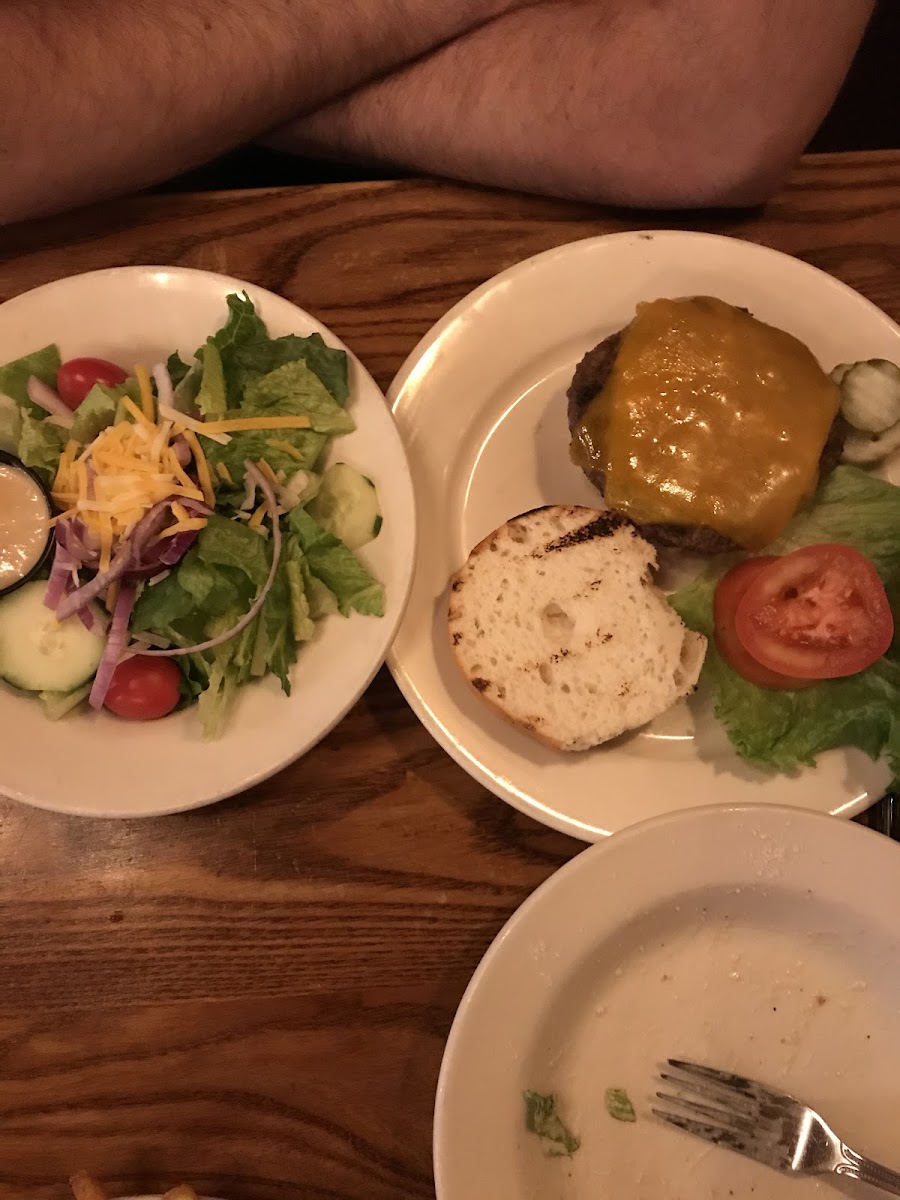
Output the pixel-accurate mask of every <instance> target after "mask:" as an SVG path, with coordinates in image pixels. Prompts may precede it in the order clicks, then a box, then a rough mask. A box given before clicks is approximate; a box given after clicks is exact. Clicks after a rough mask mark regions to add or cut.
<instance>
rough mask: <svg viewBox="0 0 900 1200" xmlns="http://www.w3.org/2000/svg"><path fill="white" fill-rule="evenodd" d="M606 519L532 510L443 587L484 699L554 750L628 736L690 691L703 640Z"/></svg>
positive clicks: (457, 643)
mask: <svg viewBox="0 0 900 1200" xmlns="http://www.w3.org/2000/svg"><path fill="white" fill-rule="evenodd" d="M655 565H656V551H655V550H654V549H653V547H652V546H651V545H650V544H649V542H647V541H645V540H644V539H643V538H642V537H641V536H640V535H639V534H638V533H637V531H636V530H635V528H634V526H633V525H632V524H631V523H630V522H628V521H626V520H625V519H624V518H622V517H620V516H618V515H617V514H615V513H602V512H596V511H595V510H594V509H590V508H580V507H569V506H554V507H549V508H538V509H534V510H533V511H532V512H528V513H524V514H523V515H522V516H520V517H516V518H514V519H513V520H511V521H508V522H507V523H506V524H505V525H503V526H501V527H500V528H499V529H497V530H495V531H494V533H492V534H490V536H489V537H487V538H485V539H484V541H483V542H481V543H480V544H479V545H478V546H476V547H475V549H474V550H473V551H472V553H471V554H470V555H469V558H468V560H467V561H466V563H465V565H464V566H463V567H462V569H461V570H460V571H459V572H458V573H457V574H456V576H455V577H454V578H453V581H452V583H451V589H450V608H449V630H450V642H451V645H452V647H453V653H454V655H455V657H456V661H457V663H458V664H459V668H460V670H461V671H462V673H463V675H464V676H465V677H466V679H468V681H469V683H470V684H471V685H472V687H473V688H475V690H476V691H477V692H478V694H479V695H480V696H481V698H482V699H483V700H484V701H486V702H487V703H488V704H490V705H491V707H493V708H494V709H496V711H497V712H499V713H501V714H502V715H503V716H504V717H506V718H507V720H509V721H511V722H512V723H513V724H514V725H517V726H518V727H519V728H521V729H524V730H525V731H526V732H528V733H530V734H532V735H533V736H534V737H536V738H538V739H539V740H540V741H542V742H544V743H546V744H547V745H549V746H552V747H554V748H555V749H558V750H586V749H588V748H589V747H591V746H596V745H598V744H599V743H601V742H605V741H608V740H609V739H610V738H614V737H617V736H618V735H619V734H621V733H624V732H626V731H627V730H630V729H637V728H638V727H639V726H641V725H644V724H646V723H647V722H648V721H650V720H652V718H653V717H656V716H659V714H660V713H663V712H665V711H666V709H668V708H670V707H671V706H672V705H673V704H674V703H675V701H676V700H678V699H679V698H680V697H682V696H684V695H686V694H687V693H688V692H690V691H691V690H692V689H693V688H694V687H695V686H696V683H697V679H698V677H699V674H700V668H701V667H702V665H703V659H704V656H705V653H706V639H705V638H704V637H702V636H701V635H700V634H697V633H692V632H691V631H690V630H688V629H686V628H685V626H684V625H683V624H682V622H681V619H680V618H679V616H678V614H677V613H676V612H675V611H674V610H673V609H672V608H671V607H670V606H669V604H668V603H667V602H666V598H665V596H664V595H663V593H662V592H661V591H660V590H659V588H657V587H656V586H655V584H654V583H653V580H652V574H651V572H652V569H653V567H655Z"/></svg>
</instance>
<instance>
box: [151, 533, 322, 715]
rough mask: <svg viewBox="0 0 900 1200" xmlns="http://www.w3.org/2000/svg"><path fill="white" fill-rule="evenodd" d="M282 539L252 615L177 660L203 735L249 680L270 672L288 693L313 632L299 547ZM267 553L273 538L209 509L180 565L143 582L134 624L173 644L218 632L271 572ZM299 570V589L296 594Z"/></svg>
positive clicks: (242, 609)
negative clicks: (227, 635)
mask: <svg viewBox="0 0 900 1200" xmlns="http://www.w3.org/2000/svg"><path fill="white" fill-rule="evenodd" d="M283 545H284V553H283V556H282V559H281V562H280V563H279V567H278V570H277V572H276V574H275V579H274V581H273V583H272V588H271V590H270V591H269V593H268V595H267V596H266V600H265V603H264V604H263V606H262V610H261V611H260V613H259V614H258V615H257V616H256V617H255V618H254V620H253V621H251V622H250V624H249V625H248V626H247V627H246V629H244V630H243V631H242V632H241V633H240V634H239V635H238V636H237V637H235V638H231V639H229V640H228V641H227V642H223V643H222V645H221V646H217V647H216V648H215V649H214V650H212V651H207V652H205V653H203V654H195V655H191V656H189V659H188V661H187V662H185V661H184V660H182V667H183V670H184V671H185V680H186V683H185V695H186V697H187V698H194V697H196V698H197V704H198V714H199V717H200V722H201V726H202V728H203V732H204V735H205V736H206V737H209V738H213V737H217V736H218V735H219V734H220V733H221V732H222V730H223V728H224V727H225V724H226V723H227V720H228V717H229V715H230V713H231V709H232V706H233V703H234V699H235V696H236V695H237V692H238V689H239V688H240V687H242V686H243V685H244V684H245V683H247V682H248V681H249V680H250V679H251V678H254V677H261V676H263V675H267V674H269V673H271V674H273V675H275V676H276V677H277V678H278V680H279V681H280V683H281V687H282V690H283V691H284V692H285V694H287V695H290V690H291V681H290V669H291V667H292V666H293V664H294V662H296V659H297V645H298V642H299V641H300V640H306V639H308V638H309V637H311V636H312V632H313V629H312V622H311V621H310V618H309V605H308V602H306V600H305V593H304V590H303V585H302V569H301V567H300V564H301V560H302V555H301V553H300V549H299V546H297V545H296V543H294V542H293V539H292V538H291V537H290V536H289V535H288V536H286V537H285V539H284V543H283ZM271 555H272V547H271V543H270V542H268V541H266V539H264V538H262V537H260V535H259V534H258V533H256V532H255V531H254V530H252V529H248V528H247V526H246V525H243V524H242V523H241V522H239V521H229V520H227V519H226V518H224V517H222V516H219V515H218V514H214V515H213V516H211V517H210V518H209V522H208V524H207V526H206V528H205V529H203V530H202V531H201V533H200V536H199V537H198V539H197V542H196V544H195V545H194V546H193V547H192V548H191V550H190V551H189V552H188V553H187V554H186V555H185V557H184V559H183V560H182V562H181V563H180V564H179V566H178V567H176V568H175V570H173V571H172V572H171V573H170V574H169V575H168V576H166V578H165V579H162V580H161V581H160V582H159V583H156V584H154V585H152V586H149V587H146V588H144V590H143V592H142V593H141V596H140V598H139V599H138V602H137V604H136V605H135V609H134V614H133V616H132V621H131V625H132V630H133V631H134V632H142V631H147V630H149V631H152V632H153V633H158V634H161V635H163V636H164V637H169V638H171V640H172V641H173V642H174V643H175V644H176V645H192V644H195V643H197V642H201V641H206V640H207V639H208V638H213V637H216V636H217V635H219V634H221V633H223V632H225V631H226V630H227V629H230V628H232V627H233V626H234V625H235V624H236V623H237V622H238V621H239V620H240V618H241V616H242V615H243V614H244V613H246V612H247V610H248V609H249V607H250V605H251V604H252V603H253V601H254V600H255V599H256V597H257V595H258V594H259V591H260V589H261V588H262V586H263V585H264V583H265V581H266V579H267V577H268V574H269V570H270V567H271V562H272V557H271ZM298 570H299V580H300V592H299V593H298V594H296V595H295V594H294V589H295V587H296V585H297V579H298ZM292 577H293V578H292ZM304 606H305V607H304ZM298 630H299V633H298ZM300 634H302V635H303V636H302V638H301V636H300Z"/></svg>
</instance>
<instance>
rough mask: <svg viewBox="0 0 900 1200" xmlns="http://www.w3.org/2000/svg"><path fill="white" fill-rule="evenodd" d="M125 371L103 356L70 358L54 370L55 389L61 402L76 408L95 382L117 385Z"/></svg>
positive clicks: (122, 378)
mask: <svg viewBox="0 0 900 1200" xmlns="http://www.w3.org/2000/svg"><path fill="white" fill-rule="evenodd" d="M127 378H128V374H127V372H125V371H123V370H122V368H121V367H117V366H116V364H115V363H111V362H107V361H106V359H105V358H70V359H69V361H68V362H64V363H63V365H62V366H61V367H60V368H59V370H58V371H57V372H56V390H57V392H59V398H60V400H62V402H63V404H65V405H67V406H68V407H69V408H71V409H76V408H77V407H78V405H79V404H80V403H81V402H82V400H83V399H84V398H85V396H86V395H87V394H88V392H89V391H90V390H91V388H92V387H93V386H94V384H95V383H105V384H106V385H107V387H118V385H119V384H120V383H124V382H125V380H126V379H127Z"/></svg>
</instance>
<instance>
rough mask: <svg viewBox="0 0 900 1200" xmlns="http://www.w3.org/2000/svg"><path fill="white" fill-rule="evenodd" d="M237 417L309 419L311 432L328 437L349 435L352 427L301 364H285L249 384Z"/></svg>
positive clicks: (317, 378) (349, 417) (349, 421)
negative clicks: (324, 434)
mask: <svg viewBox="0 0 900 1200" xmlns="http://www.w3.org/2000/svg"><path fill="white" fill-rule="evenodd" d="M235 415H237V414H235ZM240 415H241V416H247V417H251V416H256V417H309V422H310V428H311V429H313V430H315V432H316V433H326V434H328V435H329V436H334V435H336V434H342V433H351V432H352V431H353V429H354V428H355V425H354V422H353V418H352V417H351V416H350V414H349V413H348V412H346V410H345V409H343V408H341V406H340V405H339V404H338V403H337V401H336V400H335V399H334V397H333V396H332V395H331V393H330V392H329V391H328V389H327V388H326V387H325V385H324V384H323V383H322V381H321V379H319V377H318V376H317V375H316V374H315V373H314V372H313V371H311V370H310V369H309V367H308V366H307V365H306V363H305V362H288V363H285V364H284V366H281V367H277V368H276V369H275V370H274V371H269V372H268V374H266V375H263V376H261V377H260V378H259V379H254V380H253V381H252V382H251V383H249V384H248V385H247V388H246V390H245V392H244V402H243V404H242V405H241V408H240Z"/></svg>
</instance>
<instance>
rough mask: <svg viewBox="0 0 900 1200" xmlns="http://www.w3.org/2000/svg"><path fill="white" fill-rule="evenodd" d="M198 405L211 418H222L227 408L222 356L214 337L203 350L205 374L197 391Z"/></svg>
mask: <svg viewBox="0 0 900 1200" xmlns="http://www.w3.org/2000/svg"><path fill="white" fill-rule="evenodd" d="M197 407H198V408H199V409H200V412H201V413H202V414H203V416H204V417H209V418H210V419H211V420H217V419H221V418H222V417H223V416H224V415H225V409H226V408H227V402H226V399H225V376H224V374H223V372H222V356H221V355H220V354H219V350H218V347H217V346H216V343H215V342H214V341H213V339H212V338H210V339H209V341H208V342H207V343H206V349H205V350H204V352H203V376H202V378H201V380H200V390H199V391H198V392H197Z"/></svg>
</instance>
